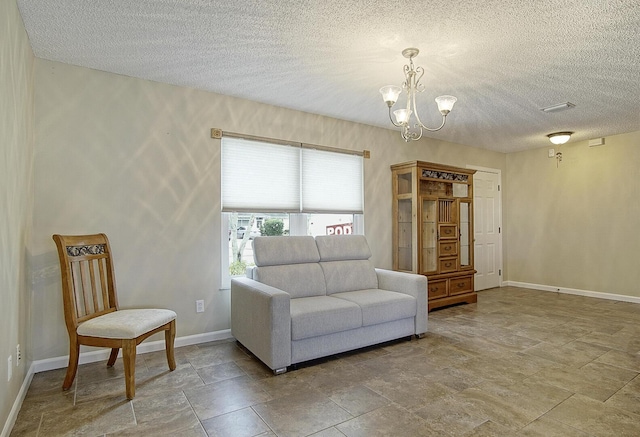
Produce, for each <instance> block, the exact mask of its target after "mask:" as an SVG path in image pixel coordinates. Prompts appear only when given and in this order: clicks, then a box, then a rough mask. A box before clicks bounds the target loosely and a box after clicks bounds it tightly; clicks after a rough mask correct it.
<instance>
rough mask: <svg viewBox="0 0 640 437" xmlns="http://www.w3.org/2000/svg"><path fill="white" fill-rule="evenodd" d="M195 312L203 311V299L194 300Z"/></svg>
mask: <svg viewBox="0 0 640 437" xmlns="http://www.w3.org/2000/svg"><path fill="white" fill-rule="evenodd" d="M196 313H204V300H196Z"/></svg>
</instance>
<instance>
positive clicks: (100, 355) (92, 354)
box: [32, 329, 232, 373]
mask: <svg viewBox="0 0 640 437" xmlns="http://www.w3.org/2000/svg"><path fill="white" fill-rule="evenodd" d="M228 338H232V336H231V330H230V329H223V330H222V331H215V332H205V333H203V334H195V335H188V336H186V337H178V338H176V340H175V342H174V345H175V347H182V346H189V345H192V344H199V343H206V342H209V341H216V340H226V339H228ZM161 350H164V340H157V341H149V342H145V343H141V344H140V345H138V348H137V353H138V354H144V353H147V352H155V351H161ZM109 353H110V349H101V350H92V351H88V352H81V353H80V359H79V361H78V363H79V364H87V363H95V362H96V361H103V360H106V359H108V358H109ZM120 355H122V351H120ZM67 364H69V355H65V356H62V357H54V358H46V359H44V360H38V361H34V363H33V365H32V366H33V367H34V372H35V373H38V372H45V371H47V370H54V369H63V368H65V367H67Z"/></svg>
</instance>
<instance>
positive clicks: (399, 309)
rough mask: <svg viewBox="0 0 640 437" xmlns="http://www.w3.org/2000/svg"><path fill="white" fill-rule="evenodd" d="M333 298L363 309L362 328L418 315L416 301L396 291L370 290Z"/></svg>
mask: <svg viewBox="0 0 640 437" xmlns="http://www.w3.org/2000/svg"><path fill="white" fill-rule="evenodd" d="M331 297H334V298H339V299H344V300H347V301H349V302H353V303H355V304H357V305H359V306H360V308H362V326H369V325H376V324H378V323H385V322H390V321H392V320H400V319H404V318H407V317H415V315H416V311H417V310H416V308H417V307H416V299H415V298H414V297H412V296H410V295H408V294H404V293H396V292H395V291H388V290H380V289H368V290H358V291H346V292H344V293H335V294H332V295H331Z"/></svg>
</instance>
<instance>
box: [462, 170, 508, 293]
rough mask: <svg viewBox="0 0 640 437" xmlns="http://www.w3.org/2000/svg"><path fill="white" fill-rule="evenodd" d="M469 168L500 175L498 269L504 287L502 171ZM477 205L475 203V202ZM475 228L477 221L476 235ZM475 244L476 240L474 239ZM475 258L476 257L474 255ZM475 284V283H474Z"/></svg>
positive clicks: (474, 223)
mask: <svg viewBox="0 0 640 437" xmlns="http://www.w3.org/2000/svg"><path fill="white" fill-rule="evenodd" d="M467 168H469V169H472V170H477V171H481V172H484V173H493V174H497V175H498V186H499V187H500V188H499V189H498V220H499V223H498V227H499V228H500V232H499V233H498V248H499V250H498V269H499V270H500V272H501V273H502V274H500V275H499V284H498V286H499V287H502V283H503V282H504V264H503V256H502V255H503V246H502V235H503V234H504V229H503V227H504V226H503V225H502V170H500V169H499V168H490V167H481V166H479V165H471V164H467ZM473 183H474V197H475V178H474V182H473ZM474 203H475V202H474ZM475 226H476V222H475V220H474V221H473V227H474V229H473V233H474V235H475ZM474 242H475V238H474ZM474 257H475V255H474ZM474 266H475V259H474ZM474 283H475V281H474Z"/></svg>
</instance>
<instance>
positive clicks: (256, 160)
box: [222, 137, 300, 212]
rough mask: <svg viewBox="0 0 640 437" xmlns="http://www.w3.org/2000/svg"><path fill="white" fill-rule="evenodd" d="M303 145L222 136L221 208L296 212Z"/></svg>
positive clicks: (297, 209) (298, 203)
mask: <svg viewBox="0 0 640 437" xmlns="http://www.w3.org/2000/svg"><path fill="white" fill-rule="evenodd" d="M299 181H300V149H299V148H298V147H293V146H282V145H277V144H269V143H264V142H260V141H252V140H245V139H241V138H233V137H231V138H227V137H223V138H222V210H223V211H272V212H276V211H285V212H297V211H299V205H300V183H299Z"/></svg>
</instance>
